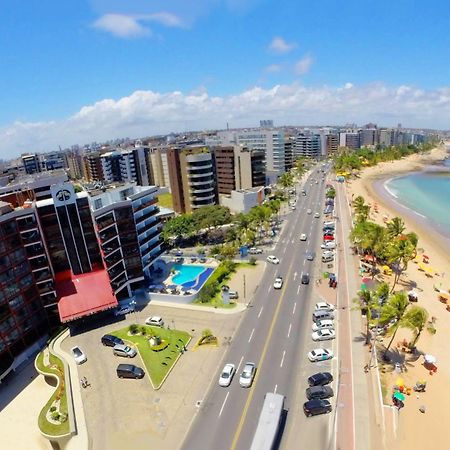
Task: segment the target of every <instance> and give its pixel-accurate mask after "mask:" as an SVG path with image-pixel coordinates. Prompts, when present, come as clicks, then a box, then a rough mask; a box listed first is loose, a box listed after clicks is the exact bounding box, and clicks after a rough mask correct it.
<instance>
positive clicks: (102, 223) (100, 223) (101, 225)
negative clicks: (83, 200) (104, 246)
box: [97, 217, 114, 231]
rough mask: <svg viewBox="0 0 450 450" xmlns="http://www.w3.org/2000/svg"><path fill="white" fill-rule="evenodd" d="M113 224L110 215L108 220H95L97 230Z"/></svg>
mask: <svg viewBox="0 0 450 450" xmlns="http://www.w3.org/2000/svg"><path fill="white" fill-rule="evenodd" d="M113 224H114V219H113V218H112V217H111V218H110V219H108V220H103V221H100V220H97V230H98V231H101V230H104V229H105V228H108V227H109V226H111V225H113Z"/></svg>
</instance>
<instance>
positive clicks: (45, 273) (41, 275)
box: [34, 269, 52, 283]
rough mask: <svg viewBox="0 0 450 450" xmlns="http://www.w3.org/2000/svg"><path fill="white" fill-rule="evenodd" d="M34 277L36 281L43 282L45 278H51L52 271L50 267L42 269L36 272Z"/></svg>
mask: <svg viewBox="0 0 450 450" xmlns="http://www.w3.org/2000/svg"><path fill="white" fill-rule="evenodd" d="M34 279H35V280H36V283H41V282H42V281H45V280H51V279H52V273H51V272H50V270H48V269H40V270H39V271H37V272H35V273H34Z"/></svg>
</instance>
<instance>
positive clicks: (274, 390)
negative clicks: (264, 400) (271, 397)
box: [273, 384, 278, 394]
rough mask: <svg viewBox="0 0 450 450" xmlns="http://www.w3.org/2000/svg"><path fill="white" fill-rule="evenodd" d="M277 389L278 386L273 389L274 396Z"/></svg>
mask: <svg viewBox="0 0 450 450" xmlns="http://www.w3.org/2000/svg"><path fill="white" fill-rule="evenodd" d="M277 388H278V384H276V385H275V387H274V389H273V393H274V394H276V393H277Z"/></svg>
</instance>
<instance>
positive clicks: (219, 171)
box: [213, 146, 236, 195]
mask: <svg viewBox="0 0 450 450" xmlns="http://www.w3.org/2000/svg"><path fill="white" fill-rule="evenodd" d="M213 152H214V162H215V166H216V186H217V192H218V194H219V195H220V194H230V193H231V191H233V190H235V189H236V177H235V155H234V147H233V146H229V147H215V148H214V149H213Z"/></svg>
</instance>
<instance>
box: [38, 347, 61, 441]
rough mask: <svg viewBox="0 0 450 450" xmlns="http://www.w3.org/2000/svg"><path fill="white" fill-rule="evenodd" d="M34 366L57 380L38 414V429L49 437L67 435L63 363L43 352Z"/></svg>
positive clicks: (45, 351) (46, 351)
mask: <svg viewBox="0 0 450 450" xmlns="http://www.w3.org/2000/svg"><path fill="white" fill-rule="evenodd" d="M35 364H36V367H37V368H38V369H39V371H40V372H43V373H44V374H48V375H50V376H51V375H54V376H56V377H57V379H58V384H57V387H56V389H55V392H54V393H53V395H52V396H51V397H50V399H49V401H48V402H47V403H46V405H45V406H44V407H43V408H42V410H41V412H40V414H39V419H38V425H39V429H40V430H41V432H42V433H44V434H46V435H49V436H63V435H65V434H68V433H69V432H70V429H69V421H68V413H67V397H66V388H65V382H64V366H63V363H62V361H61V360H60V359H59V358H58V357H57V356H54V355H52V354H50V353H48V350H44V351H42V352H41V353H39V355H38V356H37V358H36V361H35ZM52 378H53V377H52ZM55 381H56V380H55Z"/></svg>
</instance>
